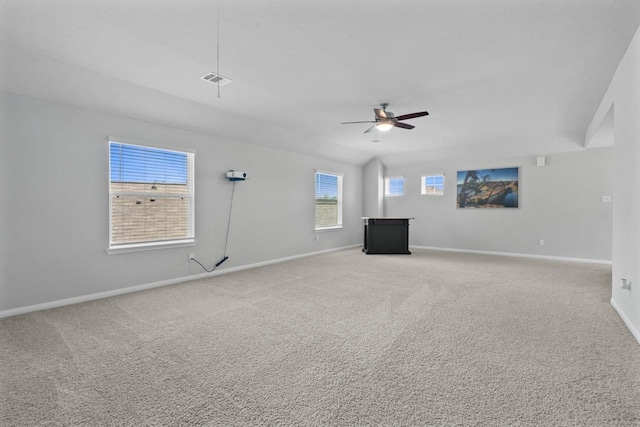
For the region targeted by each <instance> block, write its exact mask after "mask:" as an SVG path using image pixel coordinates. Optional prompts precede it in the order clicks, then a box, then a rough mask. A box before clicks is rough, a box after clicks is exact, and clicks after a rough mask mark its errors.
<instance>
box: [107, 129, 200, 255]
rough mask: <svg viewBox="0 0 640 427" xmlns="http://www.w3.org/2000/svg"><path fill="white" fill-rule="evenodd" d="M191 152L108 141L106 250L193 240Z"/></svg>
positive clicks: (174, 243) (155, 245)
mask: <svg viewBox="0 0 640 427" xmlns="http://www.w3.org/2000/svg"><path fill="white" fill-rule="evenodd" d="M194 156H195V155H194V153H185V152H180V151H171V150H164V149H158V148H152V147H144V146H140V145H131V144H125V143H121V142H115V141H109V208H110V215H109V249H108V252H109V253H117V252H120V251H127V250H132V249H133V250H140V249H149V248H153V247H158V246H160V245H164V246H170V245H173V246H179V245H185V244H189V243H190V244H193V243H195V241H194V195H195V191H194V178H193V177H194V172H193V170H194Z"/></svg>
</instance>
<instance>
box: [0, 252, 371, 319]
mask: <svg viewBox="0 0 640 427" xmlns="http://www.w3.org/2000/svg"><path fill="white" fill-rule="evenodd" d="M358 246H362V244H356V245H349V246H343V247H339V248H333V249H325V250H322V251H316V252H308V253H304V254H300V255H293V256H289V257H284V258H277V259H271V260H268V261H262V262H257V263H254V264H248V265H241V266H238V267H231V268H226V269H222V270H216V271H214V272H212V273H202V274H194V275H191V276H185V277H177V278H175V279H168V280H161V281H159V282H153V283H147V284H144V285H137V286H130V287H127V288H122V289H114V290H112V291H105V292H98V293H95V294H90V295H81V296H78V297H73V298H66V299H61V300H57V301H51V302H45V303H42V304H35V305H29V306H25V307H18V308H11V309H9V310H3V311H0V319H2V318H4V317H11V316H17V315H18V314H25V313H30V312H32V311H39V310H46V309H49V308H56V307H62V306H65V305H71V304H77V303H81V302H86V301H93V300H97V299H102V298H108V297H112V296H116V295H122V294H128V293H130V292H138V291H143V290H145V289H151V288H158V287H160V286H167V285H174V284H176V283H181V282H188V281H191V280H196V279H201V278H203V277H208V276H217V275H220V274H227V273H232V272H234V271H241V270H248V269H251V268H256V267H262V266H265V265H269V264H277V263H280V262H285V261H291V260H294V259H299V258H306V257H310V256H314V255H320V254H324V253H328V252H335V251H339V250H343V249H349V248H355V247H358Z"/></svg>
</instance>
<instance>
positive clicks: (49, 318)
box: [0, 249, 640, 426]
mask: <svg viewBox="0 0 640 427" xmlns="http://www.w3.org/2000/svg"><path fill="white" fill-rule="evenodd" d="M610 282H611V268H610V267H609V266H607V265H598V264H580V263H571V262H559V261H548V260H535V259H526V258H515V257H501V256H490V255H480V254H461V253H446V252H437V251H428V250H415V251H413V254H412V255H364V254H363V253H362V252H361V251H360V250H359V249H348V250H342V251H336V252H331V253H326V254H322V255H317V256H312V257H307V258H302V259H298V260H294V261H288V262H283V263H279V264H274V265H269V266H264V267H260V268H256V269H251V270H244V271H240V272H235V273H229V274H224V275H218V276H213V277H209V278H206V279H201V280H196V281H191V282H186V283H182V284H178V285H172V286H165V287H162V288H155V289H151V290H146V291H142V292H136V293H130V294H126V295H120V296H116V297H111V298H106V299H102V300H97V301H91V302H86V303H81V304H76V305H72V306H66V307H60V308H55V309H49V310H44V311H40V312H34V313H29V314H24V315H19V316H14V317H10V318H6V319H2V320H0V391H1V393H0V425H2V426H76V425H78V426H80V425H86V426H262V425H265V426H266V425H268V426H273V425H282V426H287V425H305V426H306V425H309V426H316V425H327V426H351V425H382V426H396V425H397V426H453V425H459V426H467V425H469V426H639V425H640V347H639V345H638V342H637V341H635V339H634V338H633V336H632V335H631V333H630V332H629V331H628V329H626V327H625V326H624V324H623V322H622V321H621V319H620V318H619V317H618V315H617V314H616V313H615V311H614V310H613V308H612V307H611V305H610V304H609V299H610V293H611V289H610V286H611V285H610Z"/></svg>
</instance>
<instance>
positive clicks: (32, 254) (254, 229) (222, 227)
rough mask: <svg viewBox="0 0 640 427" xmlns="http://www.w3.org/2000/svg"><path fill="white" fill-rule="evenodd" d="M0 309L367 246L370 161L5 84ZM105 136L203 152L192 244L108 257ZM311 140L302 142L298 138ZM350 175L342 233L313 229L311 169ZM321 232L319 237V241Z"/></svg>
mask: <svg viewBox="0 0 640 427" xmlns="http://www.w3.org/2000/svg"><path fill="white" fill-rule="evenodd" d="M0 117H2V119H3V123H2V134H1V135H0V136H1V141H0V142H1V143H0V155H1V158H2V165H1V166H2V171H0V173H1V174H2V175H1V176H0V178H2V185H1V186H0V197H2V205H1V212H0V214H1V215H0V217H1V218H3V222H0V232H1V233H2V244H1V245H0V250H1V252H0V255H2V257H1V259H2V261H3V264H0V268H1V269H0V273H1V275H0V292H1V293H0V312H1V311H4V310H9V309H16V308H21V307H27V306H30V305H36V304H41V303H46V302H52V301H57V300H62V299H67V298H74V297H79V296H84V295H91V294H96V293H101V292H108V291H112V290H116V289H121V288H126V287H131V286H137V285H144V284H149V283H154V282H159V281H166V280H169V279H172V278H181V277H188V276H192V275H198V274H201V273H203V270H202V269H200V267H199V266H197V264H195V263H189V262H188V260H187V254H188V253H190V252H194V253H195V254H196V258H198V260H200V261H203V262H205V263H206V264H207V265H208V267H212V266H213V264H214V263H215V262H217V261H218V260H220V259H221V258H222V255H223V253H222V251H223V245H224V235H225V231H226V224H227V215H228V210H229V199H230V195H231V184H230V183H229V182H228V181H227V180H226V179H225V178H224V173H225V172H226V171H227V170H228V169H236V170H243V171H246V172H247V173H248V175H249V177H250V180H248V181H246V182H240V183H238V184H237V185H236V191H235V198H234V204H233V217H232V220H231V231H230V235H229V244H228V249H227V255H228V256H229V260H228V261H227V262H225V263H224V264H223V265H222V266H221V267H220V268H219V270H222V269H228V268H234V267H238V266H243V265H250V264H254V263H258V262H264V261H268V260H273V259H279V258H283V257H289V256H295V255H300V254H305V253H312V252H316V251H321V250H325V249H331V248H338V247H343V246H348V245H352V244H356V243H359V242H361V240H362V230H361V228H362V221H361V219H360V217H361V216H362V211H363V207H362V204H363V200H362V175H363V174H362V168H361V167H358V166H353V165H348V164H344V163H340V162H334V161H329V160H323V159H321V158H314V157H309V156H304V155H299V154H295V153H291V152H285V151H279V150H275V149H271V148H267V147H264V146H259V145H250V144H244V143H242V142H238V141H230V140H221V139H220V138H216V137H214V136H211V135H205V134H201V133H196V132H190V131H186V130H181V129H177V128H173V127H168V126H163V125H159V124H155V123H150V122H145V121H141V120H136V119H132V118H127V117H122V116H118V115H113V114H107V113H102V112H97V111H92V110H88V109H83V108H77V107H73V106H69V105H63V104H59V103H55V102H50V101H44V100H38V99H34V98H28V97H24V96H18V95H12V94H7V93H3V92H0ZM109 135H113V136H118V137H122V138H127V139H128V140H133V141H140V142H144V143H148V144H157V145H160V146H169V147H183V148H189V149H194V150H196V239H197V241H198V244H197V246H196V247H189V248H175V249H161V250H153V251H148V252H137V253H126V254H117V255H107V254H106V252H105V249H106V248H107V245H108V230H109V228H108V226H109V223H108V142H107V141H108V140H107V137H108V136H109ZM301 143H303V141H302V142H301ZM316 169H321V170H325V171H331V172H339V173H343V174H344V212H343V222H344V229H343V230H340V231H330V232H322V233H316V232H315V231H314V183H315V179H314V172H315V170H316ZM316 235H317V236H318V237H319V240H315V237H316Z"/></svg>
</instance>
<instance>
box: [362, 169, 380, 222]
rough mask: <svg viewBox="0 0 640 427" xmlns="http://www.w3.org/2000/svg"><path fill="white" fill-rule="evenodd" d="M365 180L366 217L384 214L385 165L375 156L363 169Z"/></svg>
mask: <svg viewBox="0 0 640 427" xmlns="http://www.w3.org/2000/svg"><path fill="white" fill-rule="evenodd" d="M362 174H363V177H364V182H363V190H362V195H363V198H364V215H363V216H366V217H372V218H375V217H380V216H384V165H383V164H382V162H381V161H380V159H379V158H377V157H374V158H373V159H371V160H370V161H369V163H367V164H366V165H365V166H364V168H363V171H362Z"/></svg>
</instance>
